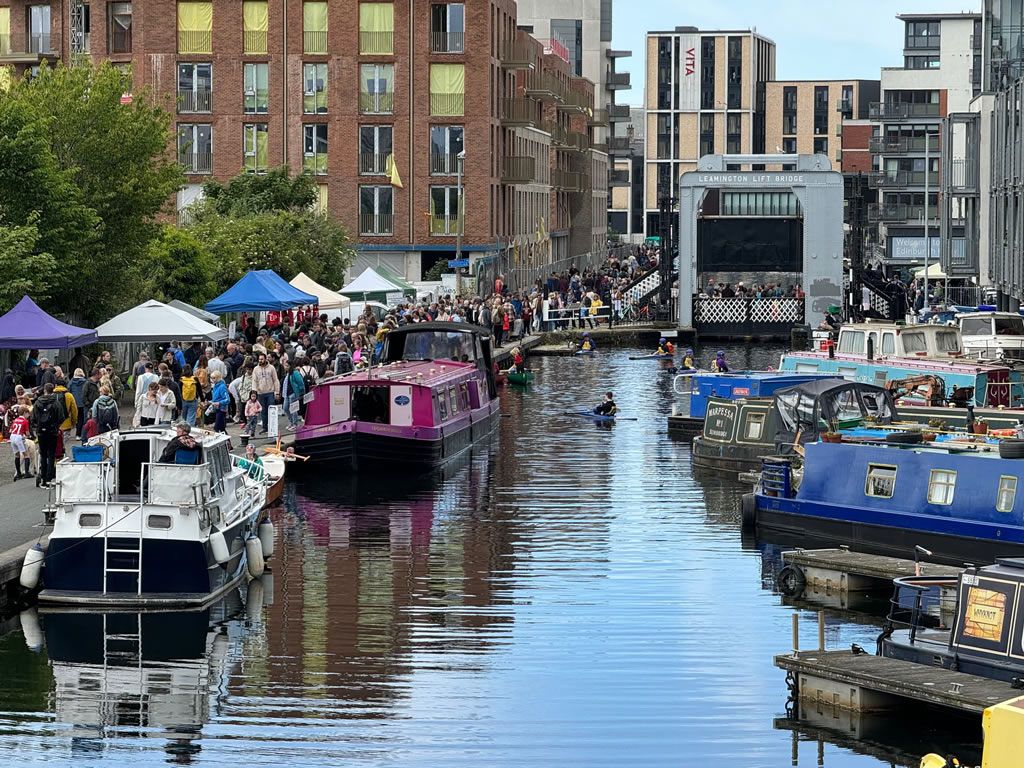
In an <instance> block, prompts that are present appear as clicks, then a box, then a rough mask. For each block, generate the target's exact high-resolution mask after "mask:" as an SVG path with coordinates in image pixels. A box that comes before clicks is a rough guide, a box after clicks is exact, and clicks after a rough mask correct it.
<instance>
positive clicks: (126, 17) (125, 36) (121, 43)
mask: <svg viewBox="0 0 1024 768" xmlns="http://www.w3.org/2000/svg"><path fill="white" fill-rule="evenodd" d="M108 8H109V13H110V24H109V40H108V41H107V44H108V46H109V49H110V52H111V53H112V54H114V53H131V52H132V4H131V3H111V4H110V5H109V7H108Z"/></svg>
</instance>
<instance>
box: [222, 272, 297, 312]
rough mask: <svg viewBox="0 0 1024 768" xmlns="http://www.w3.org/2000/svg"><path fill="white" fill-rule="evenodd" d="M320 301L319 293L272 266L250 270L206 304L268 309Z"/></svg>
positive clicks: (235, 309)
mask: <svg viewBox="0 0 1024 768" xmlns="http://www.w3.org/2000/svg"><path fill="white" fill-rule="evenodd" d="M306 304H316V296H313V295H312V294H310V293H306V292H305V291H300V290H299V289H298V288H296V287H295V286H293V285H289V284H288V283H287V282H286V281H285V280H284V278H282V277H281V276H280V275H278V274H277V273H276V272H274V271H273V270H270V269H261V270H257V271H254V272H247V273H246V274H245V276H244V277H242V279H241V280H239V281H238V282H237V283H235V284H234V285H233V286H231V287H230V288H228V289H227V290H226V291H224V293H222V294H221V295H220V296H218V297H217V298H216V299H214V300H213V301H211V302H210V303H208V304H207V305H206V307H205V309H206V311H207V312H214V313H216V314H223V313H224V312H265V311H269V310H272V309H291V308H292V307H301V306H304V305H306Z"/></svg>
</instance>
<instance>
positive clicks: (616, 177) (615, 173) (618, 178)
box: [608, 170, 632, 187]
mask: <svg viewBox="0 0 1024 768" xmlns="http://www.w3.org/2000/svg"><path fill="white" fill-rule="evenodd" d="M631 184H632V182H631V181H630V180H629V171H624V170H612V171H609V172H608V186H609V187H628V186H630V185H631Z"/></svg>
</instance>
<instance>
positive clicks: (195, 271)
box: [140, 226, 217, 307]
mask: <svg viewBox="0 0 1024 768" xmlns="http://www.w3.org/2000/svg"><path fill="white" fill-rule="evenodd" d="M140 272H141V275H142V278H143V280H144V281H145V283H146V285H147V294H148V295H149V296H151V297H152V298H154V299H157V300H158V301H171V300H172V299H179V300H180V301H185V302H188V303H189V304H191V305H193V306H196V307H201V306H203V305H204V304H205V303H206V302H208V301H209V300H210V299H212V298H213V297H214V296H216V295H217V281H216V280H215V276H214V264H213V259H212V258H211V257H210V254H209V251H208V250H207V249H206V248H205V247H204V246H203V245H202V244H201V243H200V242H199V241H198V240H196V238H195V237H193V235H192V234H191V233H190V232H188V231H186V230H182V229H178V228H177V227H173V226H165V227H164V228H163V231H162V232H161V234H160V237H158V238H157V239H156V240H153V241H152V242H151V243H150V244H149V248H148V250H147V251H146V256H145V258H144V259H143V262H142V268H141V270H140Z"/></svg>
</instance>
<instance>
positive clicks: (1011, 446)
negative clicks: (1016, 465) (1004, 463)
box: [999, 440, 1024, 459]
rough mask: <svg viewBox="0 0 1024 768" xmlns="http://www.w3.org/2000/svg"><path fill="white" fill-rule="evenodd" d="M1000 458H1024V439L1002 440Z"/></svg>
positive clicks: (1000, 442)
mask: <svg viewBox="0 0 1024 768" xmlns="http://www.w3.org/2000/svg"><path fill="white" fill-rule="evenodd" d="M999 458H1001V459H1024V440H1000V441H999Z"/></svg>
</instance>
